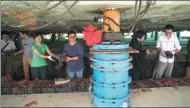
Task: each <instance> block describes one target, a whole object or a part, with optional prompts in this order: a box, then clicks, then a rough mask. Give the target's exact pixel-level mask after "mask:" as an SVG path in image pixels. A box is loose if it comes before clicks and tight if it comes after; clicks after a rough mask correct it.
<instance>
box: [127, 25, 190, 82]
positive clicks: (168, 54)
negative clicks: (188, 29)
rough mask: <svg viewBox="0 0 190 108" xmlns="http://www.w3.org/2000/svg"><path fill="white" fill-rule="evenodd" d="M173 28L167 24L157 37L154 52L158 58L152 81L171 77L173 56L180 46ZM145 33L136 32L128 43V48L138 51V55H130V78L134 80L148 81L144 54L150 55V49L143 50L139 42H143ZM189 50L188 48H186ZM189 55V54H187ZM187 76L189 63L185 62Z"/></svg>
mask: <svg viewBox="0 0 190 108" xmlns="http://www.w3.org/2000/svg"><path fill="white" fill-rule="evenodd" d="M173 31H174V26H173V25H171V24H168V25H166V26H165V28H164V32H165V33H164V34H163V35H162V36H159V38H158V40H157V43H156V50H157V51H158V53H159V58H158V61H157V63H156V66H155V68H154V71H153V75H152V79H159V78H162V76H163V75H164V77H166V78H169V77H171V75H172V71H173V67H174V56H175V55H176V54H178V53H179V51H180V50H181V48H182V47H181V45H180V43H179V40H178V38H177V36H176V35H174V33H173ZM144 36H145V32H144V31H142V30H138V31H136V32H135V33H134V36H133V38H132V40H131V42H130V46H131V47H132V48H133V49H136V50H139V53H138V54H132V56H133V65H134V67H133V69H132V73H131V74H132V77H133V79H134V80H142V79H148V76H147V70H146V69H147V66H146V63H145V56H146V54H151V52H152V51H151V50H150V49H146V50H143V49H142V44H141V42H142V41H143V40H144ZM187 48H188V50H190V47H187ZM188 55H189V54H188ZM187 64H188V65H187V76H188V71H189V67H190V66H189V61H187ZM189 76H190V75H189Z"/></svg>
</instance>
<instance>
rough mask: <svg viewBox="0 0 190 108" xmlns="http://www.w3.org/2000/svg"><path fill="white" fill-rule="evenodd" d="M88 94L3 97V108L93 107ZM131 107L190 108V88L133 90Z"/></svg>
mask: <svg viewBox="0 0 190 108" xmlns="http://www.w3.org/2000/svg"><path fill="white" fill-rule="evenodd" d="M91 100H92V98H91V96H90V94H89V93H88V92H75V93H48V94H29V95H2V96H1V106H2V107H24V106H25V104H28V103H30V102H32V101H36V102H37V104H36V105H34V104H33V105H31V107H63V106H64V107H92V105H91ZM130 100H131V107H190V102H189V100H190V86H177V87H175V88H174V87H160V88H139V89H133V94H132V96H131V97H130Z"/></svg>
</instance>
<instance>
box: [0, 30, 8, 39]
mask: <svg viewBox="0 0 190 108" xmlns="http://www.w3.org/2000/svg"><path fill="white" fill-rule="evenodd" d="M1 36H2V37H3V40H4V41H8V40H9V32H7V31H3V32H2V33H1Z"/></svg>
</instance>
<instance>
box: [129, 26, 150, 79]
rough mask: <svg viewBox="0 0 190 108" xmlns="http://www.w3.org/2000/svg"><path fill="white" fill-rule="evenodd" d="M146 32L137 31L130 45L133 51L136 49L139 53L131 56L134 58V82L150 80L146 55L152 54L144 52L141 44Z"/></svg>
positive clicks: (147, 51) (148, 51)
mask: <svg viewBox="0 0 190 108" xmlns="http://www.w3.org/2000/svg"><path fill="white" fill-rule="evenodd" d="M144 36H145V32H144V31H142V30H137V31H136V32H135V33H134V35H133V37H132V40H131V42H130V44H129V46H130V47H132V48H133V49H136V50H138V51H139V53H137V54H131V55H132V57H133V60H132V63H133V68H132V73H131V74H132V78H133V80H143V79H148V76H147V73H146V68H147V66H146V64H145V57H146V54H151V52H150V50H149V49H147V50H143V48H142V44H141V42H142V41H144Z"/></svg>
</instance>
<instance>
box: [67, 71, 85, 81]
mask: <svg viewBox="0 0 190 108" xmlns="http://www.w3.org/2000/svg"><path fill="white" fill-rule="evenodd" d="M68 75H69V78H70V79H74V78H75V75H76V77H77V78H83V69H81V70H80V71H78V72H71V71H69V69H68Z"/></svg>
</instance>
